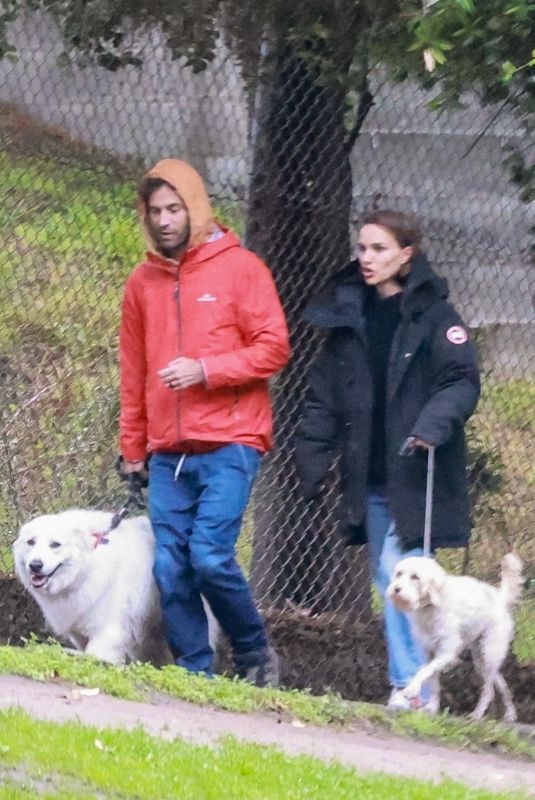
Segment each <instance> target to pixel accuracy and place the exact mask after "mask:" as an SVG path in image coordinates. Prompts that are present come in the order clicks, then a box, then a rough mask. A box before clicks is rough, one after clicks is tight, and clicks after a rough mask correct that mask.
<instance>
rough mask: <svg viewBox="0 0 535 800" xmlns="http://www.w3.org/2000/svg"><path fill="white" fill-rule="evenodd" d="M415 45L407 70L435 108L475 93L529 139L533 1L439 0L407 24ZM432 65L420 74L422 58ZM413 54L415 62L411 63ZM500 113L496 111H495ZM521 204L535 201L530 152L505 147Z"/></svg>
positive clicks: (534, 125) (534, 108)
mask: <svg viewBox="0 0 535 800" xmlns="http://www.w3.org/2000/svg"><path fill="white" fill-rule="evenodd" d="M411 26H412V30H413V36H414V42H413V45H412V47H411V48H410V50H411V52H410V53H408V54H407V63H406V70H407V72H408V73H409V74H412V75H416V76H417V77H419V78H420V79H421V80H422V81H423V82H424V84H426V85H432V84H436V85H438V86H439V87H440V94H439V96H438V97H437V98H436V99H435V100H434V107H435V108H437V109H439V110H440V109H444V108H447V107H449V106H455V105H457V104H459V102H461V101H462V95H463V93H464V92H466V91H475V92H477V94H478V95H479V97H480V98H481V100H482V102H483V103H499V104H502V106H503V107H507V108H508V109H510V110H512V111H513V112H514V113H515V114H516V116H517V117H518V120H519V124H520V125H521V126H522V127H523V128H524V130H525V132H526V140H527V142H528V143H529V141H530V139H531V141H532V139H533V134H534V133H535V50H534V49H533V46H534V42H535V2H533V0H485V2H478V3H474V2H472V0H438V2H435V3H433V5H432V6H431V7H430V8H429V10H428V13H427V14H424V13H418V14H416V15H414V16H413V18H412V21H411ZM426 52H428V53H430V54H431V56H433V58H434V60H435V62H436V67H435V69H434V71H433V72H432V74H428V73H425V72H424V66H423V64H424V61H423V55H424V54H425V53H426ZM416 54H417V55H418V57H419V59H420V62H419V63H417V62H415V61H414V59H413V56H414V55H416ZM498 113H499V112H498ZM505 163H506V166H507V167H508V168H509V170H510V174H511V177H512V180H513V181H514V182H515V183H517V184H518V186H519V189H520V195H521V198H522V200H523V201H524V202H526V203H529V202H532V201H533V200H534V199H535V157H534V155H533V148H532V147H530V146H529V144H527V146H522V145H519V146H514V147H513V146H512V145H508V153H507V157H506V160H505ZM534 232H535V229H534Z"/></svg>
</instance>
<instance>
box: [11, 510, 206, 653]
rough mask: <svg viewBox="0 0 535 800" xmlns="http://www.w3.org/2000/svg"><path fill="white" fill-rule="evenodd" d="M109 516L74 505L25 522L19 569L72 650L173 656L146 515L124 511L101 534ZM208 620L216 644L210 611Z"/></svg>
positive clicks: (17, 552)
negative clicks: (129, 515) (164, 631)
mask: <svg viewBox="0 0 535 800" xmlns="http://www.w3.org/2000/svg"><path fill="white" fill-rule="evenodd" d="M112 516H113V515H112V514H111V513H108V512H105V511H87V510H79V509H72V510H69V511H63V512H60V513H59V514H45V515H43V516H40V517H36V518H35V519H33V520H31V521H30V522H28V523H26V524H25V525H23V526H22V528H21V530H20V532H19V535H18V537H17V539H16V540H15V542H14V544H13V555H14V559H15V568H16V571H17V575H18V577H19V578H20V580H21V582H22V583H23V584H24V586H25V587H26V588H27V589H28V591H29V592H30V594H31V595H32V597H33V598H34V599H35V600H36V601H37V603H38V604H39V606H40V607H41V610H42V612H43V614H44V617H45V620H46V622H47V623H48V625H49V626H50V628H51V629H52V631H53V632H54V633H55V634H56V635H57V636H60V637H63V638H66V639H69V640H70V641H71V642H72V644H73V645H74V647H75V648H76V649H77V650H80V651H83V652H85V653H88V654H90V655H93V656H96V657H97V658H99V659H101V660H103V661H109V662H111V663H115V664H121V663H124V662H125V661H151V662H152V663H154V664H156V665H162V664H165V663H171V662H172V656H171V653H170V651H169V649H168V647H167V644H166V642H165V640H164V638H163V635H162V626H161V613H160V598H159V594H158V590H157V587H156V584H155V582H154V579H153V576H152V564H153V553H154V538H153V534H152V529H151V526H150V523H149V521H148V519H147V518H146V517H132V518H126V519H125V520H123V521H122V522H121V523H120V525H119V526H118V527H117V528H116V529H115V530H114V531H112V532H111V533H110V534H109V536H107V537H106V538H107V542H105V541H102V534H103V533H104V532H105V531H107V530H108V528H109V525H110V522H111V520H112ZM207 613H208V614H209V609H208V608H207ZM209 628H210V638H211V643H212V644H213V645H215V642H216V639H217V623H215V620H214V618H213V617H212V616H211V615H209Z"/></svg>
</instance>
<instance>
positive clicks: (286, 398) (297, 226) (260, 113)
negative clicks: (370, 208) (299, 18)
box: [246, 46, 369, 616]
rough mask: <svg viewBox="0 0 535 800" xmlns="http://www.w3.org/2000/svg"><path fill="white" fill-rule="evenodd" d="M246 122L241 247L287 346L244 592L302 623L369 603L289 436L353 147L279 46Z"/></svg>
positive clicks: (331, 496) (359, 567) (333, 499)
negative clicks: (300, 472) (249, 130)
mask: <svg viewBox="0 0 535 800" xmlns="http://www.w3.org/2000/svg"><path fill="white" fill-rule="evenodd" d="M268 61H269V69H268V74H267V76H266V74H265V72H264V76H263V81H262V83H261V86H260V99H259V102H258V103H257V108H256V112H255V119H254V121H253V126H254V131H253V133H254V151H253V153H254V155H253V169H252V183H251V187H250V197H249V214H248V224H247V231H246V242H247V245H248V246H249V247H250V248H251V249H253V250H254V251H255V252H256V253H258V254H259V255H260V256H261V257H262V258H264V259H265V261H266V262H267V263H268V264H269V266H270V267H271V269H272V271H273V274H274V277H275V280H276V282H277V285H278V289H279V293H280V295H281V298H282V301H283V304H284V307H285V311H286V314H287V318H288V322H289V326H290V332H291V337H292V348H293V357H292V360H291V363H290V365H289V366H288V367H287V369H286V370H285V371H284V372H283V374H282V375H281V376H279V377H278V378H276V379H275V380H274V382H273V385H272V391H273V398H274V409H275V432H276V439H275V449H274V451H273V453H272V454H270V455H269V456H268V457H267V458H266V459H265V463H264V468H263V471H262V475H261V477H260V479H259V481H258V483H257V487H256V490H255V495H254V511H255V540H254V548H253V558H252V570H251V581H252V585H253V587H254V590H255V593H256V596H257V598H258V600H259V601H260V602H261V603H262V604H264V605H267V604H270V605H277V606H281V605H285V604H289V605H291V606H294V605H297V606H300V607H302V608H305V609H306V610H307V612H314V613H319V612H325V611H328V610H332V611H336V610H337V609H339V608H344V610H345V609H347V608H348V607H351V608H353V610H354V612H355V614H356V615H357V616H362V614H363V613H364V610H365V609H367V607H368V604H369V591H368V579H367V577H366V578H365V579H364V580H363V579H362V578H361V579H358V578H357V574H358V573H359V572H362V571H363V570H367V565H366V559H363V558H362V553H361V552H358V551H356V550H355V548H352V549H351V552H349V551H345V548H343V546H342V544H341V542H340V540H339V538H338V534H337V532H336V512H335V506H336V503H337V491H336V479H335V477H334V475H333V481H332V483H331V485H330V486H329V488H328V489H327V490H326V492H325V495H324V500H323V502H322V503H321V504H320V505H318V507H317V508H316V507H314V508H313V507H310V506H307V505H306V504H305V503H304V502H303V501H302V500H301V499H300V497H299V491H298V488H297V482H296V479H295V475H294V467H293V444H292V442H293V437H294V433H295V429H296V425H297V422H298V418H299V407H300V404H301V401H302V398H303V395H304V388H305V379H306V372H307V369H308V366H309V364H310V362H311V360H312V358H313V356H314V353H315V352H316V350H317V347H318V344H319V337H318V335H317V334H315V333H314V332H313V331H312V330H311V328H309V327H308V326H305V325H304V323H303V322H302V320H301V316H302V312H303V308H304V305H305V303H306V302H307V301H308V299H309V298H310V296H311V295H312V294H314V293H315V291H317V289H318V287H319V286H320V285H321V284H322V283H323V282H324V281H325V279H326V278H327V277H328V275H329V274H330V273H332V272H333V271H335V270H336V269H339V268H340V267H341V266H343V265H344V264H345V263H347V261H348V260H349V257H350V241H349V216H350V207H351V189H352V180H351V167H350V162H349V151H350V148H349V146H348V143H347V138H348V137H347V132H346V129H345V126H344V112H345V108H346V105H345V93H344V92H343V91H342V89H340V88H337V87H336V86H332V85H331V86H321V85H320V84H319V82H318V75H317V74H315V72H314V69H313V68H311V67H310V65H308V64H305V63H304V61H303V60H302V59H301V58H299V57H297V56H296V55H295V54H294V53H292V52H291V50H289V49H288V47H286V46H284V47H280V48H279V49H278V50H277V51H276V53H275V55H273V51H272V53H271V54H268Z"/></svg>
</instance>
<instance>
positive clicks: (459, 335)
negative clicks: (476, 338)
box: [446, 325, 468, 344]
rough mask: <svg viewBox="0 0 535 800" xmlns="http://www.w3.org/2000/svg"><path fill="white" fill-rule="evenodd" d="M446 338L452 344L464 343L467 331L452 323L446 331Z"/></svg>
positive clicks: (466, 338) (466, 339)
mask: <svg viewBox="0 0 535 800" xmlns="http://www.w3.org/2000/svg"><path fill="white" fill-rule="evenodd" d="M446 339H447V340H448V342H451V343H452V344H464V343H465V342H467V341H468V333H467V332H466V330H465V329H464V328H462V327H461V326H460V325H453V326H452V327H451V328H448V330H447V331H446Z"/></svg>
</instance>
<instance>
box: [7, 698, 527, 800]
mask: <svg viewBox="0 0 535 800" xmlns="http://www.w3.org/2000/svg"><path fill="white" fill-rule="evenodd" d="M0 730H1V732H0V779H1V775H2V772H3V777H4V781H7V783H6V782H4V783H3V786H2V788H0V798H5V800H7V799H8V798H9V800H18V798H21V799H22V798H24V799H25V798H30V797H31V798H35V797H45V798H61V800H64V799H65V800H66V798H74V797H78V798H97V797H98V798H114V799H115V800H119V798H124V800H127V798H136V800H145V799H146V800H149V798H151V799H152V798H159V799H162V800H163V799H164V798H178V797H180V798H183V800H220V798H221V797H225V798H228V800H242V798H247V800H307V799H310V800H317V798H320V797H321V798H323V799H324V800H330V798H332V800H354V798H356V797H359V798H369V799H370V800H372V799H373V800H390V798H392V797H396V798H399V799H400V800H420V798H427V799H428V800H435V798H436V800H498V799H499V798H504V797H505V795H497V794H491V793H488V792H484V791H476V790H472V789H469V788H467V787H466V786H463V785H461V784H458V783H453V782H451V781H443V782H441V783H440V784H438V785H432V784H430V783H424V782H420V781H416V780H411V779H403V778H399V777H395V778H392V777H388V776H386V775H381V774H366V775H361V774H358V773H357V772H356V771H355V770H353V769H349V768H346V767H342V766H340V765H338V764H336V763H328V764H326V763H323V762H321V761H319V760H317V759H315V758H311V757H307V756H299V757H289V756H286V755H284V754H283V753H282V752H280V751H279V750H277V749H276V748H271V747H260V746H258V745H249V744H241V743H238V742H236V741H235V740H234V739H232V738H225V739H223V740H222V741H221V743H220V745H219V746H218V747H216V748H210V747H207V746H200V745H192V744H187V743H185V742H183V741H181V740H174V741H173V742H166V741H162V740H161V739H157V738H154V737H152V736H149V735H148V734H147V733H145V732H144V731H142V730H136V731H133V732H127V731H121V730H113V731H112V730H109V729H96V728H89V727H84V726H82V725H80V724H64V725H57V724H53V723H45V722H36V721H35V720H32V719H30V718H29V717H28V716H26V715H25V714H24V713H22V712H21V711H18V710H13V711H7V712H3V713H0ZM507 797H508V798H511V799H512V798H513V797H516V798H518V800H520V798H521V797H522V795H520V794H515V795H512V794H508V795H507Z"/></svg>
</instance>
